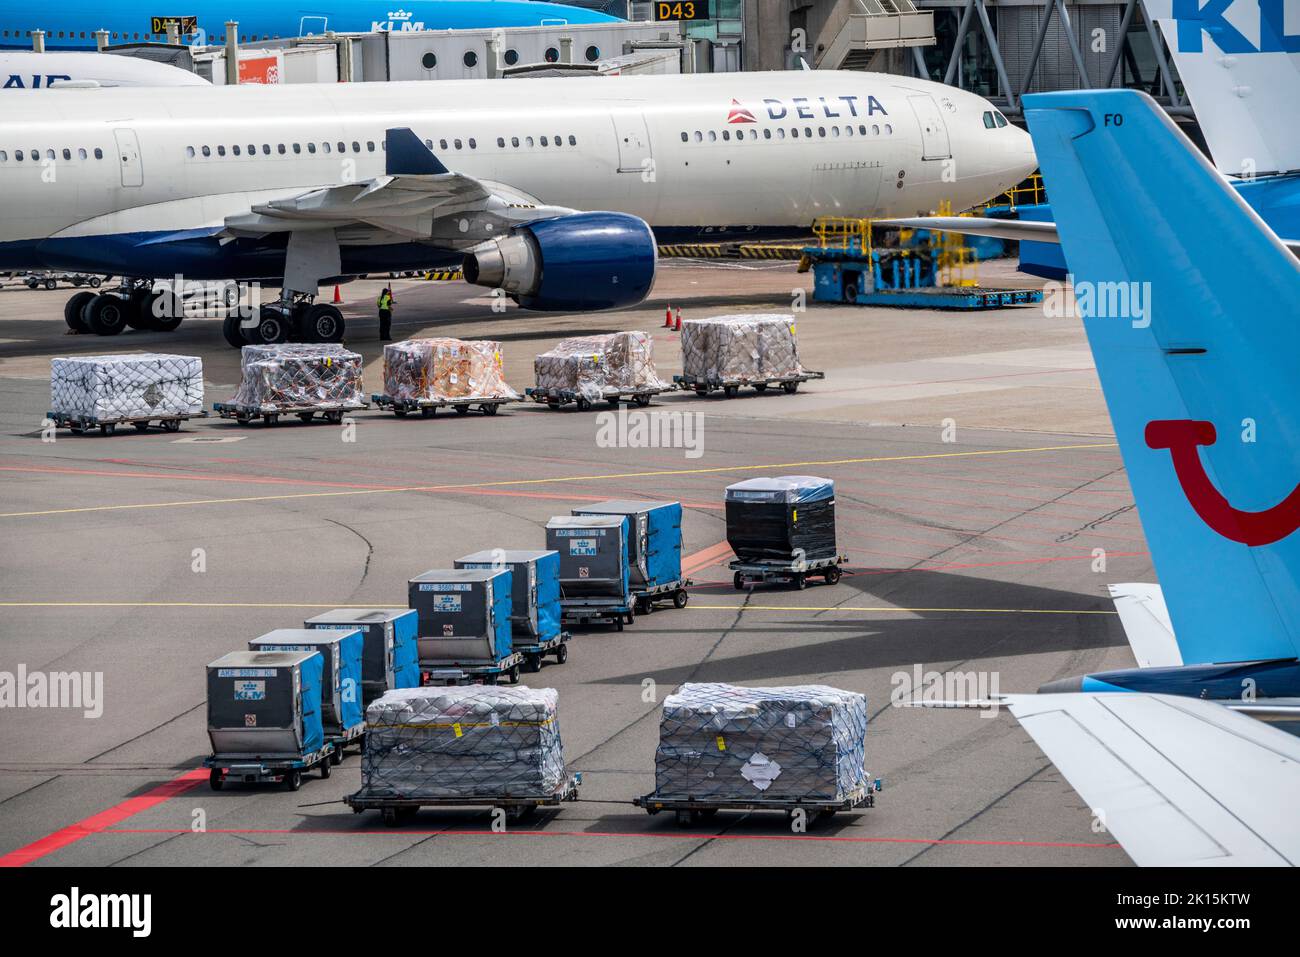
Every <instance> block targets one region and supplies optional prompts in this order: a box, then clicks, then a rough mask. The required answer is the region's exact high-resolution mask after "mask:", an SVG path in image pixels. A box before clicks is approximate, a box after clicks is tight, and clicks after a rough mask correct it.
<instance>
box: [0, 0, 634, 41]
mask: <svg viewBox="0 0 1300 957" xmlns="http://www.w3.org/2000/svg"><path fill="white" fill-rule="evenodd" d="M182 6H183V7H184V8H185V9H184V10H181V11H179V12H181V13H184V14H186V16H184V17H173V18H172V19H176V20H181V21H185V23H184V25H183V27H182V29H181V36H182V38H183V39H184V40H185V41H186V42H190V43H197V44H215V43H224V42H225V34H226V21H227V20H234V21H236V22H237V23H238V24H239V39H240V42H241V43H244V42H253V41H256V40H273V39H280V38H282V37H298V36H312V35H317V36H319V35H320V34H323V33H325V32H326V31H328V30H332V31H334V32H335V33H372V32H376V31H380V30H387V31H392V32H400V31H405V30H482V29H491V28H494V27H539V26H552V25H562V24H570V23H578V24H581V23H620V22H622V21H620V20H619V18H618V17H611V16H609V15H607V14H604V13H598V12H597V11H595V10H585V9H583V8H582V7H571V6H568V5H567V4H563V3H545V2H541V0H405V2H403V3H393V2H389V0H319V2H316V3H312V4H310V5H308V4H300V3H287V2H285V0H196V2H192V3H191V2H187V3H184V4H182ZM5 7H6V8H5V9H4V11H3V12H0V49H3V48H10V49H17V48H21V49H27V50H30V49H31V46H32V31H33V30H44V31H45V48H46V49H47V50H94V49H95V31H96V30H107V31H108V34H109V42H110V43H139V42H142V41H155V42H163V41H165V40H166V39H167V28H166V26H164V25H162V24H161V23H158V22H156V21H159V20H163V19H166V17H160V16H159V15H158V14H159V13H160V10H159V8H158V5H157V4H154V3H141V2H139V0H123V2H115V3H111V4H105V3H103V2H102V0H63V2H60V3H57V4H54V5H52V6H49V7H27V6H23V5H20V4H6V5H5ZM161 12H162V13H164V14H170V13H174V12H177V11H176V9H175V8H171V10H170V11H169V10H168V9H166V8H164V9H163V10H162V11H161ZM160 26H161V27H162V29H158V27H160Z"/></svg>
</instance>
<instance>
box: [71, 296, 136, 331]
mask: <svg viewBox="0 0 1300 957" xmlns="http://www.w3.org/2000/svg"><path fill="white" fill-rule="evenodd" d="M126 316H127V303H126V302H125V301H124V300H122V299H119V298H118V297H117V296H111V295H106V294H104V293H100V294H99V295H97V296H95V298H93V299H91V300H90V302H88V303H86V306H85V308H84V309H82V311H81V320H82V322H84V323H85V324H86V325H87V326H88V327H89V328H90V331H91V332H93V333H95V335H98V336H115V335H117V334H118V333H119V332H121V331H122V330H123V329H125V328H126Z"/></svg>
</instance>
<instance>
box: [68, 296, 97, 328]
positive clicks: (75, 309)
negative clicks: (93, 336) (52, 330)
mask: <svg viewBox="0 0 1300 957" xmlns="http://www.w3.org/2000/svg"><path fill="white" fill-rule="evenodd" d="M94 298H95V294H94V293H93V292H79V293H77V294H75V295H74V296H72V298H70V299H69V300H68V301H67V302H66V303H65V304H64V306H63V321H64V322H66V323H67V324H68V328H69V329H71V330H72V331H73V332H89V331H90V327H89V326H87V325H86V323H85V321H84V320H83V319H82V318H81V313H82V311H83V310H84V309H85V308H86V303H88V302H90V300H92V299H94Z"/></svg>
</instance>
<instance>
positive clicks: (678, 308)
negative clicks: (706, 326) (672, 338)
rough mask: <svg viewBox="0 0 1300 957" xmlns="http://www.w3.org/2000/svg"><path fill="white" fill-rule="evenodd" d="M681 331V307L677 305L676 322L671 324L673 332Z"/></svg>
mask: <svg viewBox="0 0 1300 957" xmlns="http://www.w3.org/2000/svg"><path fill="white" fill-rule="evenodd" d="M681 331H682V307H681V306H678V307H677V323H676V325H674V326H673V332H681Z"/></svg>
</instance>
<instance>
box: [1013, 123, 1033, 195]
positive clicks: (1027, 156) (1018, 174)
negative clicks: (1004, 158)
mask: <svg viewBox="0 0 1300 957" xmlns="http://www.w3.org/2000/svg"><path fill="white" fill-rule="evenodd" d="M1006 132H1008V133H1010V134H1011V135H1010V136H1009V137H1008V138H1007V148H1008V151H1009V153H1010V156H1009V157H1008V159H1009V160H1010V162H1009V164H1008V165H1009V166H1010V169H1011V172H1012V173H1013V174H1014V175H1015V178H1016V179H1015V181H1016V182H1017V183H1018V182H1020V181H1021V180H1022V179H1024V178H1025V177H1026V176H1028V175H1029V174H1031V173H1032V172H1034V170H1036V169H1038V156H1037V154H1035V153H1034V138H1033V137H1032V136H1030V135H1029V134H1028V133H1026V132H1025V131H1024V130H1022V129H1021V128H1020V127H1018V126H1015V125H1013V126H1012V127H1011V129H1009V130H1007V131H1006Z"/></svg>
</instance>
